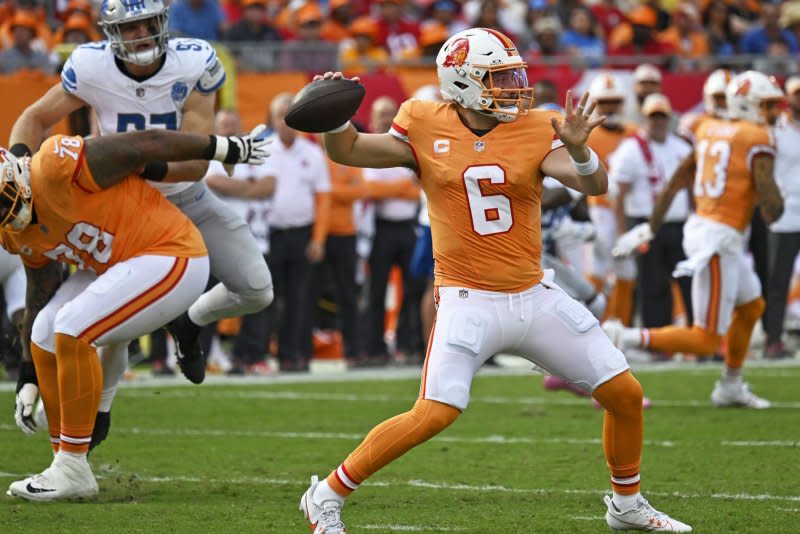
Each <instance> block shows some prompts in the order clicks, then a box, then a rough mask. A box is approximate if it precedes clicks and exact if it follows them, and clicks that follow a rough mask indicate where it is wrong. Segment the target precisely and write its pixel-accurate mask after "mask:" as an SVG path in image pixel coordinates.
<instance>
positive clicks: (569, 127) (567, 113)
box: [550, 90, 606, 148]
mask: <svg viewBox="0 0 800 534" xmlns="http://www.w3.org/2000/svg"><path fill="white" fill-rule="evenodd" d="M572 99H573V95H572V91H571V90H569V91H567V101H566V103H565V104H564V115H563V117H561V118H560V119H559V118H556V117H553V118H551V119H550V124H552V125H553V130H555V132H556V135H558V138H559V139H561V142H562V143H564V145H566V147H567V148H570V147H574V148H579V147H583V146H585V145H586V142H587V141H588V139H589V134H590V133H592V130H594V129H595V128H596V127H597V126H599V125H600V124H602V123H603V121H604V120H606V117H605V115H601V116H599V117H595V118H594V119H593V118H592V113H593V112H594V108H595V107H597V101H596V100H592V102H591V104H589V106H588V107H586V104H587V102H589V93H588V92H585V93H583V96H582V97H581V100H580V102H578V105H577V106H576V107H573V105H572Z"/></svg>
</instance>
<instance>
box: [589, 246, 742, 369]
mask: <svg viewBox="0 0 800 534" xmlns="http://www.w3.org/2000/svg"><path fill="white" fill-rule="evenodd" d="M738 284H739V271H738V268H737V259H736V257H735V256H733V255H722V256H721V255H714V256H712V257H711V259H710V260H709V261H708V262H707V263H706V264H705V265H704V266H703V267H701V268H699V269H698V270H697V271H696V272H695V273H694V275H693V277H692V309H693V310H694V325H693V326H691V327H678V326H665V327H662V328H649V329H648V328H642V329H640V328H619V326H618V325H615V324H604V326H603V328H604V329H605V330H606V333H607V334H608V335H609V337H610V338H611V339H612V341H613V342H614V344H615V345H616V346H617V347H619V348H620V349H622V350H623V351H624V350H626V349H628V348H631V347H641V348H646V349H650V350H654V351H659V352H688V353H694V354H713V353H715V352H716V351H717V349H718V348H719V344H720V342H721V340H722V335H723V334H724V333H725V332H726V331H727V330H728V326H729V324H730V321H731V317H732V314H733V303H734V301H735V297H736V292H737V288H738Z"/></svg>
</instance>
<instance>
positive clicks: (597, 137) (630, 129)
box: [587, 123, 636, 208]
mask: <svg viewBox="0 0 800 534" xmlns="http://www.w3.org/2000/svg"><path fill="white" fill-rule="evenodd" d="M635 133H636V125H635V124H628V123H625V124H623V125H622V128H620V129H614V130H610V129H608V128H603V125H602V124H601V125H600V126H598V127H597V128H595V129H594V130H592V132H591V133H590V134H589V143H588V144H589V146H590V147H592V150H594V151H595V152H596V153H597V156H598V157H599V158H600V161H602V162H603V165H605V166H606V168H608V157H609V156H610V155H611V154H612V153H613V152H614V151H615V150H616V149H617V147H618V146H619V144H620V143H621V142H622V141H623V140H624V139H626V138H627V137H630V136H631V135H633V134H635ZM587 200H588V202H589V205H590V206H604V207H607V208H610V207H611V204H610V203H609V201H608V198H607V196H606V195H596V196H591V197H588V199H587Z"/></svg>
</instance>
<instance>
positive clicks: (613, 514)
mask: <svg viewBox="0 0 800 534" xmlns="http://www.w3.org/2000/svg"><path fill="white" fill-rule="evenodd" d="M530 291H531V292H532V295H533V299H534V302H533V309H534V310H536V312H535V314H536V315H535V317H534V318H533V319H532V320H531V322H530V327H529V329H528V331H527V332H526V334H525V336H524V338H523V340H522V342H521V343H520V346H519V349H518V350H519V354H520V355H522V356H524V357H526V358H528V359H530V360H531V361H532V362H534V363H535V364H536V365H537V366H539V367H541V368H543V369H546V370H547V371H549V372H551V373H553V374H556V375H558V376H561V377H563V378H565V379H567V380H569V381H571V382H573V383H575V384H578V385H580V386H582V387H584V388H585V389H586V390H588V391H591V392H592V395H593V396H594V398H595V399H597V401H599V402H600V403H601V404H602V405H603V407H604V408H605V410H606V412H605V416H604V422H603V449H604V452H605V456H606V462H607V463H608V466H609V468H610V470H611V486H612V490H613V497H612V498H608V497H606V505H607V507H608V513H607V514H606V520H607V522H608V524H609V526H611V527H612V528H617V529H619V528H622V527H623V526H624V527H625V528H628V529H631V530H654V528H653V527H654V525H659V522H660V523H662V524H666V522H669V523H670V524H671V525H672V526H673V527H675V528H674V529H673V530H672V531H675V532H689V531H690V530H691V529H690V528H689V527H688V526H686V525H683V524H682V523H680V522H679V521H676V520H672V519H670V518H669V517H668V516H667V515H666V514H663V513H661V512H659V511H657V510H655V509H654V508H653V507H652V506H650V505H649V503H648V502H647V500H645V499H644V498H643V497H642V496H641V494H640V492H639V486H640V476H639V466H640V464H641V452H642V398H643V395H642V387H641V385H640V384H639V382H638V381H637V380H636V379H635V378H634V377H633V375H632V374H631V372H630V370H629V368H628V363H627V361H626V360H625V357H624V356H623V354H622V353H621V352H620V351H619V350H618V349H617V348H615V347H614V345H613V344H612V343H611V341H610V340H609V339H608V338H607V337H606V336H605V335H604V334H603V331H602V329H601V328H600V326H599V323H598V321H597V319H596V318H595V317H594V316H592V314H591V313H590V312H589V311H588V310H587V309H586V308H584V307H583V306H581V305H580V303H578V302H577V301H575V300H574V299H572V298H571V297H569V296H568V295H567V294H566V293H564V292H563V291H561V290H560V289H557V288H546V287H545V286H543V285H539V286H537V287H535V288H533V289H532V290H530ZM663 530H667V529H663Z"/></svg>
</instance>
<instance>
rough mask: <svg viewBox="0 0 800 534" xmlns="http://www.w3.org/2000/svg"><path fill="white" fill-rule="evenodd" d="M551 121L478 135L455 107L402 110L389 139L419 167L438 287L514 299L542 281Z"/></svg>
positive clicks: (528, 119) (539, 116) (538, 115)
mask: <svg viewBox="0 0 800 534" xmlns="http://www.w3.org/2000/svg"><path fill="white" fill-rule="evenodd" d="M554 115H557V113H555V112H552V111H540V110H533V111H530V112H529V113H528V114H526V115H522V116H520V117H519V118H517V119H516V120H515V121H513V122H509V123H500V124H498V125H497V126H496V127H495V128H494V129H492V130H491V131H489V132H488V133H486V134H485V135H482V136H478V135H476V134H475V133H474V132H472V131H471V130H470V129H469V128H467V127H466V126H465V125H464V124H463V123H462V122H461V119H460V118H459V116H458V111H457V109H456V104H452V103H442V102H430V101H422V100H414V99H412V100H408V101H406V102H404V103H403V105H402V106H400V111H399V112H398V114H397V116H396V117H395V120H394V122H393V124H392V128H391V129H390V130H389V133H390V134H392V135H394V136H395V137H397V138H399V139H401V140H403V141H405V142H407V143H409V144H410V145H411V149H412V150H413V152H414V155H415V157H416V160H417V167H418V172H419V179H420V181H421V184H422V188H423V190H424V192H425V195H426V196H427V198H428V213H429V214H430V220H431V232H432V234H433V253H434V259H435V270H434V272H435V283H436V284H437V285H439V286H460V287H469V288H475V289H483V290H487V291H499V292H517V291H522V290H525V289H527V288H529V287H531V286H533V285H535V284H537V283H538V282H539V281H540V280H541V277H542V269H541V264H540V263H541V256H542V236H541V192H542V172H541V163H542V161H543V160H544V158H545V157H546V156H547V154H549V153H550V151H551V150H553V149H554V148H556V147H558V146H561V141H560V140H558V138H557V137H555V135H554V132H553V128H552V126H551V125H550V118H551V117H553V116H554Z"/></svg>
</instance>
